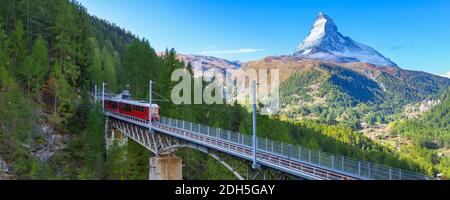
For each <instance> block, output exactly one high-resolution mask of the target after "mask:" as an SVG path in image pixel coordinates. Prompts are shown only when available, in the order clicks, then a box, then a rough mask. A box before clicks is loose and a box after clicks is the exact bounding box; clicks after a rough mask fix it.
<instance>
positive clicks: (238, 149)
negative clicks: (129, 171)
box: [95, 92, 431, 180]
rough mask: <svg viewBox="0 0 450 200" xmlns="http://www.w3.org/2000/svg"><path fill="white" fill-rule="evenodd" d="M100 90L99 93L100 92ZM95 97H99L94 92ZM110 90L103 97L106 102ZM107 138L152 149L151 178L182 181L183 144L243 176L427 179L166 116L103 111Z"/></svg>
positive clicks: (310, 178) (397, 170)
mask: <svg viewBox="0 0 450 200" xmlns="http://www.w3.org/2000/svg"><path fill="white" fill-rule="evenodd" d="M95 94H97V92H95ZM95 96H96V98H95V99H99V98H100V97H99V96H98V95H95ZM104 97H105V92H104V93H103V95H102V98H103V100H104ZM141 102H142V101H141ZM104 114H105V116H106V123H105V140H106V143H107V146H108V144H111V143H112V142H113V141H114V140H116V139H117V138H121V140H128V139H131V140H133V141H135V142H137V143H138V144H140V145H142V146H143V147H145V148H146V149H148V150H149V151H151V152H152V154H153V155H154V157H151V158H150V160H149V166H150V170H149V171H150V172H149V179H150V180H167V179H168V180H177V179H182V160H181V159H180V158H178V157H176V156H175V155H174V152H175V151H177V150H178V149H180V148H192V149H196V150H199V151H202V152H204V153H206V154H208V155H210V156H211V157H212V158H214V159H216V160H217V161H218V162H220V163H221V164H222V165H223V166H224V167H226V168H227V169H228V170H230V172H231V173H233V174H234V175H235V176H236V177H237V178H238V179H240V180H249V179H308V180H428V179H431V178H430V177H427V176H425V175H423V174H419V173H414V172H410V171H406V170H402V169H398V168H393V167H388V166H384V165H380V164H375V163H369V162H365V161H360V160H356V159H352V158H349V157H345V156H341V155H335V154H330V153H327V152H322V151H317V150H312V149H307V148H303V147H301V146H297V145H292V144H286V143H283V142H278V141H273V140H269V139H266V138H258V137H253V136H251V135H246V134H241V133H237V132H233V131H229V130H224V129H220V128H215V127H210V126H206V125H203V124H196V123H193V122H189V121H183V120H181V119H173V118H168V117H163V116H161V118H160V120H159V121H150V120H144V119H141V118H136V117H133V116H127V115H123V114H120V113H115V112H110V111H108V110H104Z"/></svg>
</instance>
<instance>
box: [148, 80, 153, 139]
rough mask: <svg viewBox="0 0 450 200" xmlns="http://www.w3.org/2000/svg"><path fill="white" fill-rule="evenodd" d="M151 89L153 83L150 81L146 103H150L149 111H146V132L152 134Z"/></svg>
mask: <svg viewBox="0 0 450 200" xmlns="http://www.w3.org/2000/svg"><path fill="white" fill-rule="evenodd" d="M152 87H153V81H152V80H150V83H149V91H148V102H149V103H150V106H149V109H148V131H149V132H150V133H151V132H152V109H153V108H152V107H153V105H152Z"/></svg>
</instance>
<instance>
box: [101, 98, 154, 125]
mask: <svg viewBox="0 0 450 200" xmlns="http://www.w3.org/2000/svg"><path fill="white" fill-rule="evenodd" d="M149 108H150V104H149V103H147V102H144V101H137V100H130V99H122V98H116V97H105V108H104V109H105V110H108V111H109V112H113V113H117V114H121V115H126V116H132V117H136V118H140V119H144V120H148V118H149ZM151 118H152V119H151V120H152V121H159V120H160V114H159V106H158V104H152V117H151Z"/></svg>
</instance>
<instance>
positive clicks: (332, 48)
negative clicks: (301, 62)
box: [294, 13, 397, 67]
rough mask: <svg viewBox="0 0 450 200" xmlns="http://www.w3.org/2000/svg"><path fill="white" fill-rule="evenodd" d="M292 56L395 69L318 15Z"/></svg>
mask: <svg viewBox="0 0 450 200" xmlns="http://www.w3.org/2000/svg"><path fill="white" fill-rule="evenodd" d="M294 56H296V57H300V58H308V59H314V60H324V61H333V62H342V63H346V62H366V63H370V64H374V65H377V66H392V67H397V64H395V63H394V62H392V61H391V60H390V59H389V58H386V57H384V56H383V55H381V54H380V53H378V52H377V51H376V50H375V49H373V48H371V47H369V46H367V45H364V44H361V43H359V42H356V41H354V40H353V39H351V38H350V37H346V36H343V35H342V34H341V33H339V31H338V28H337V26H336V24H335V23H334V21H333V19H331V18H330V17H329V16H327V15H325V14H323V13H319V16H317V19H316V21H315V23H314V25H313V27H312V30H311V32H310V33H309V35H308V37H306V39H305V40H304V41H303V42H302V43H300V44H299V45H298V47H297V49H296V51H295V53H294Z"/></svg>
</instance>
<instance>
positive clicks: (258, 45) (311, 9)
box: [79, 0, 450, 74]
mask: <svg viewBox="0 0 450 200" xmlns="http://www.w3.org/2000/svg"><path fill="white" fill-rule="evenodd" d="M79 2H80V3H81V4H83V5H84V6H85V7H86V8H87V9H88V12H89V13H90V14H92V15H95V16H97V17H99V18H103V19H107V20H108V21H110V22H112V23H115V24H117V25H119V26H121V27H123V28H125V29H127V30H129V31H131V32H133V33H134V34H136V35H138V36H139V37H145V38H147V39H149V41H150V43H151V45H152V46H153V47H154V48H155V49H156V50H157V51H160V50H164V49H165V48H167V47H168V48H172V47H174V48H175V49H176V50H177V51H178V52H180V53H192V54H204V55H212V56H217V57H222V58H226V59H230V60H240V61H249V60H256V59H260V58H264V57H265V56H269V55H286V54H292V53H293V51H294V49H295V47H296V46H297V44H298V43H299V42H301V41H302V40H303V39H304V38H305V37H306V36H307V35H308V34H309V31H310V29H311V26H312V24H313V22H314V20H315V18H316V16H317V14H318V13H319V12H324V13H325V14H327V15H329V16H330V17H331V18H333V19H334V21H335V22H336V24H337V26H338V28H339V31H340V32H341V33H342V34H343V35H346V36H350V37H352V38H353V39H354V40H356V41H359V42H361V43H364V44H367V45H369V46H371V47H373V48H375V49H377V50H378V51H379V52H380V53H381V54H383V55H384V56H386V57H388V58H390V59H391V60H393V61H394V62H396V63H397V64H398V65H399V66H400V67H402V68H404V69H411V70H420V71H426V72H430V73H434V74H445V73H447V72H450V1H448V0H421V1H419V0H395V1H393V0H364V1H363V0H339V1H337V0H79Z"/></svg>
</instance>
